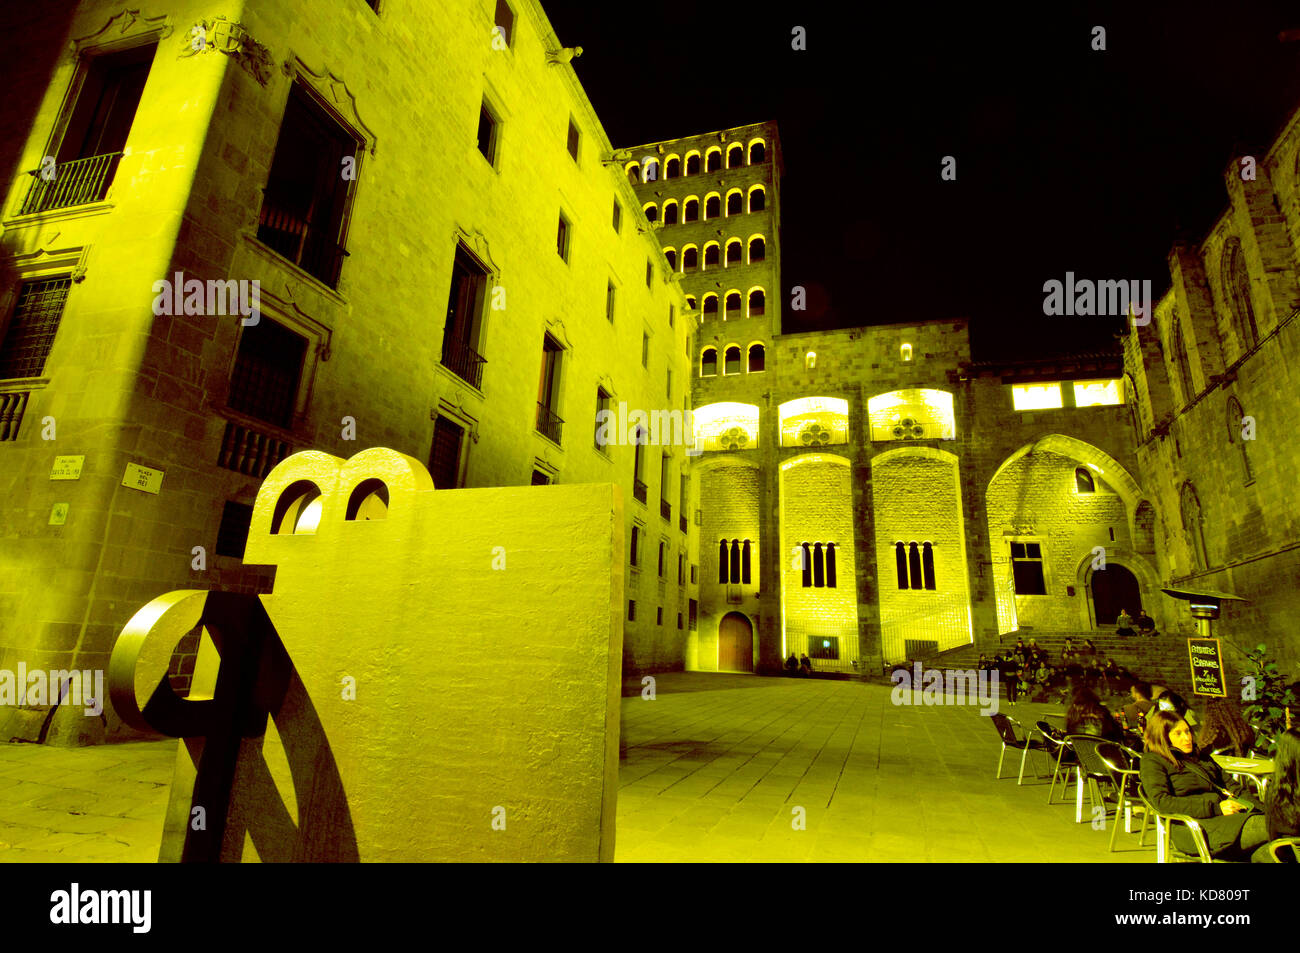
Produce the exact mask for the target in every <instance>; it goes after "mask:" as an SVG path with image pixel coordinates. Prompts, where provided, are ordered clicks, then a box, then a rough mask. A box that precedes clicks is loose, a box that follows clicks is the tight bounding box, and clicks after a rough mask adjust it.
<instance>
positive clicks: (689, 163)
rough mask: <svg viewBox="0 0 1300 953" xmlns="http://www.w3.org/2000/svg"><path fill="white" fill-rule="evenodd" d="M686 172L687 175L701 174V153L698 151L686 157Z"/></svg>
mask: <svg viewBox="0 0 1300 953" xmlns="http://www.w3.org/2000/svg"><path fill="white" fill-rule="evenodd" d="M686 174H687V175H699V174H700V154H699V153H698V152H696V153H693V154H692V155H688V156H687V157H686Z"/></svg>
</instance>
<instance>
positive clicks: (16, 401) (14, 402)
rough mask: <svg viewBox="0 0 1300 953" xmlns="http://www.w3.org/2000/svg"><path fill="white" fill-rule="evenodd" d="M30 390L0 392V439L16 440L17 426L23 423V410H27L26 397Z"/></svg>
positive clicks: (30, 393) (30, 394) (29, 394)
mask: <svg viewBox="0 0 1300 953" xmlns="http://www.w3.org/2000/svg"><path fill="white" fill-rule="evenodd" d="M31 396H32V392H31V391H26V390H25V391H16V392H10V393H7V394H0V440H17V439H18V428H19V427H21V426H22V423H23V412H24V411H26V410H27V399H28V398H29V397H31Z"/></svg>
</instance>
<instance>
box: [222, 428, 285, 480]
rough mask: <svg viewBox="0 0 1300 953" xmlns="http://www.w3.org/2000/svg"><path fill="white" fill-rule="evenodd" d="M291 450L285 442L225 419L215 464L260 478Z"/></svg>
mask: <svg viewBox="0 0 1300 953" xmlns="http://www.w3.org/2000/svg"><path fill="white" fill-rule="evenodd" d="M292 452H293V448H292V447H290V446H289V443H288V441H285V440H281V439H279V438H277V437H273V436H271V435H270V434H265V433H259V432H258V431H256V430H254V429H252V428H251V427H246V426H244V425H243V424H238V423H236V422H235V421H233V420H228V421H226V433H225V436H223V437H222V438H221V452H220V453H219V454H218V455H217V466H220V467H225V468H226V469H227V470H234V471H235V472H236V473H242V474H244V475H245V476H251V477H256V478H257V479H259V480H260V479H263V478H265V477H266V475H267V474H268V473H270V472H271V470H272V469H274V467H275V465H276V464H277V463H279V462H280V461H281V460H283V459H284V458H285V457H287V456H288V455H289V454H290V453H292Z"/></svg>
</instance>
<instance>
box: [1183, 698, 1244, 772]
mask: <svg viewBox="0 0 1300 953" xmlns="http://www.w3.org/2000/svg"><path fill="white" fill-rule="evenodd" d="M1196 743H1197V745H1199V746H1200V747H1202V748H1204V749H1205V750H1206V751H1222V750H1224V749H1227V750H1228V751H1231V752H1232V753H1233V754H1234V755H1236V756H1237V757H1238V758H1244V757H1246V755H1247V753H1248V752H1249V751H1250V749H1251V747H1252V746H1253V745H1254V744H1255V729H1254V728H1252V727H1250V725H1248V724H1246V719H1244V718H1242V717H1241V711H1240V709H1238V707H1237V705H1236V704H1235V703H1234V702H1233V701H1232V700H1231V699H1228V698H1211V699H1209V700H1208V701H1207V702H1206V703H1205V717H1204V719H1203V720H1202V721H1201V730H1200V732H1199V733H1198V734H1197V736H1196Z"/></svg>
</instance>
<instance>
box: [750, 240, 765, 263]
mask: <svg viewBox="0 0 1300 953" xmlns="http://www.w3.org/2000/svg"><path fill="white" fill-rule="evenodd" d="M765 258H767V242H765V241H764V240H763V239H761V238H752V239H750V241H749V262H750V264H753V263H754V262H756V261H763V260H764V259H765Z"/></svg>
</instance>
